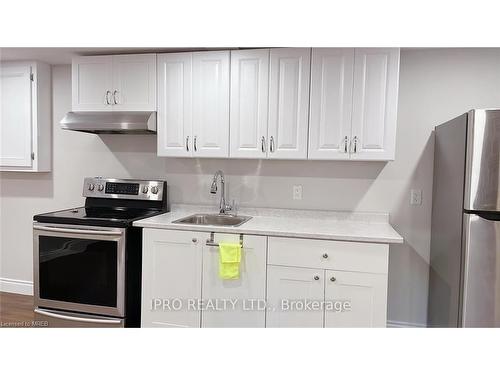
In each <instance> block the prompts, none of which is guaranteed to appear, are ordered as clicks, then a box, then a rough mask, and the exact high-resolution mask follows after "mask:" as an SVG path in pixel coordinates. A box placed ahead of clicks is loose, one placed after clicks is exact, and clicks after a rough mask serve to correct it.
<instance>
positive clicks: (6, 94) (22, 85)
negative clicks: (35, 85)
mask: <svg viewBox="0 0 500 375" xmlns="http://www.w3.org/2000/svg"><path fill="white" fill-rule="evenodd" d="M30 74H31V66H30V65H29V64H20V65H13V66H12V65H11V66H2V67H1V68H0V90H1V91H0V166H2V167H31V126H32V121H31V116H32V98H31V79H30Z"/></svg>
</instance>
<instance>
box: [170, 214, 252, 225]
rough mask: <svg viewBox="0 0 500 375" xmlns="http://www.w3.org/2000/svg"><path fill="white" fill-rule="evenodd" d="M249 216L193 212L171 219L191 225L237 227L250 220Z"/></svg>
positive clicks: (176, 222)
mask: <svg viewBox="0 0 500 375" xmlns="http://www.w3.org/2000/svg"><path fill="white" fill-rule="evenodd" d="M251 218H252V217H251V216H237V215H226V214H194V215H191V216H187V217H184V218H182V219H178V220H175V221H173V223H175V224H191V225H218V226H223V227H237V226H240V225H241V224H243V223H245V222H247V221H248V220H250V219H251Z"/></svg>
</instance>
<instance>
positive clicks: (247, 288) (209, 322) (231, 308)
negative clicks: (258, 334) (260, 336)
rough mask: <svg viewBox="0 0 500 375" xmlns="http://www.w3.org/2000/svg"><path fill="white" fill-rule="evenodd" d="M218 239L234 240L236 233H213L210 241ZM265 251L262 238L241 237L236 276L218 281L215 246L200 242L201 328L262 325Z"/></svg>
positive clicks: (218, 240) (263, 316)
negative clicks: (201, 255)
mask: <svg viewBox="0 0 500 375" xmlns="http://www.w3.org/2000/svg"><path fill="white" fill-rule="evenodd" d="M208 236H209V235H208V233H206V234H205V235H204V238H208ZM221 241H225V242H238V241H239V236H238V235H236V234H217V233H216V234H215V235H214V242H216V243H219V242H221ZM203 242H205V241H203ZM266 251H267V238H266V237H264V236H244V238H243V249H242V252H241V264H240V278H239V279H237V280H222V279H221V278H220V277H219V248H218V247H217V246H207V245H203V283H202V285H203V286H202V297H203V301H204V302H205V303H206V304H207V305H206V306H207V309H206V310H204V311H203V312H202V318H201V322H202V327H214V328H215V327H235V328H238V327H242V328H243V327H244V328H247V327H255V328H259V327H260V328H264V327H265V303H264V302H265V298H266Z"/></svg>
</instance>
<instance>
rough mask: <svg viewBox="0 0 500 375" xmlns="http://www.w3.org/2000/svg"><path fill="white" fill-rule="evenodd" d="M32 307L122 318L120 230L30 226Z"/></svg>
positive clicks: (122, 240)
mask: <svg viewBox="0 0 500 375" xmlns="http://www.w3.org/2000/svg"><path fill="white" fill-rule="evenodd" d="M33 245H34V246H33V250H34V259H33V265H34V293H35V306H38V307H48V308H55V309H61V310H70V311H76V312H87V313H91V314H102V315H109V316H117V317H123V316H124V315H125V229H123V228H106V227H88V226H83V225H63V224H41V223H34V224H33Z"/></svg>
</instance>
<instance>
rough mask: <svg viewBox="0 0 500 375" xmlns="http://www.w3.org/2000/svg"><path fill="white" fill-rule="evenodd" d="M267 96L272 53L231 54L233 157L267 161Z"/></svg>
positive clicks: (236, 52)
mask: <svg viewBox="0 0 500 375" xmlns="http://www.w3.org/2000/svg"><path fill="white" fill-rule="evenodd" d="M268 93H269V50H267V49H259V50H246V51H232V52H231V105H230V107H231V110H230V111H231V113H230V128H231V132H230V133H231V149H230V156H231V157H234V158H253V159H260V158H266V157H267V145H268V142H267V116H268V98H269V96H268Z"/></svg>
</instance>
